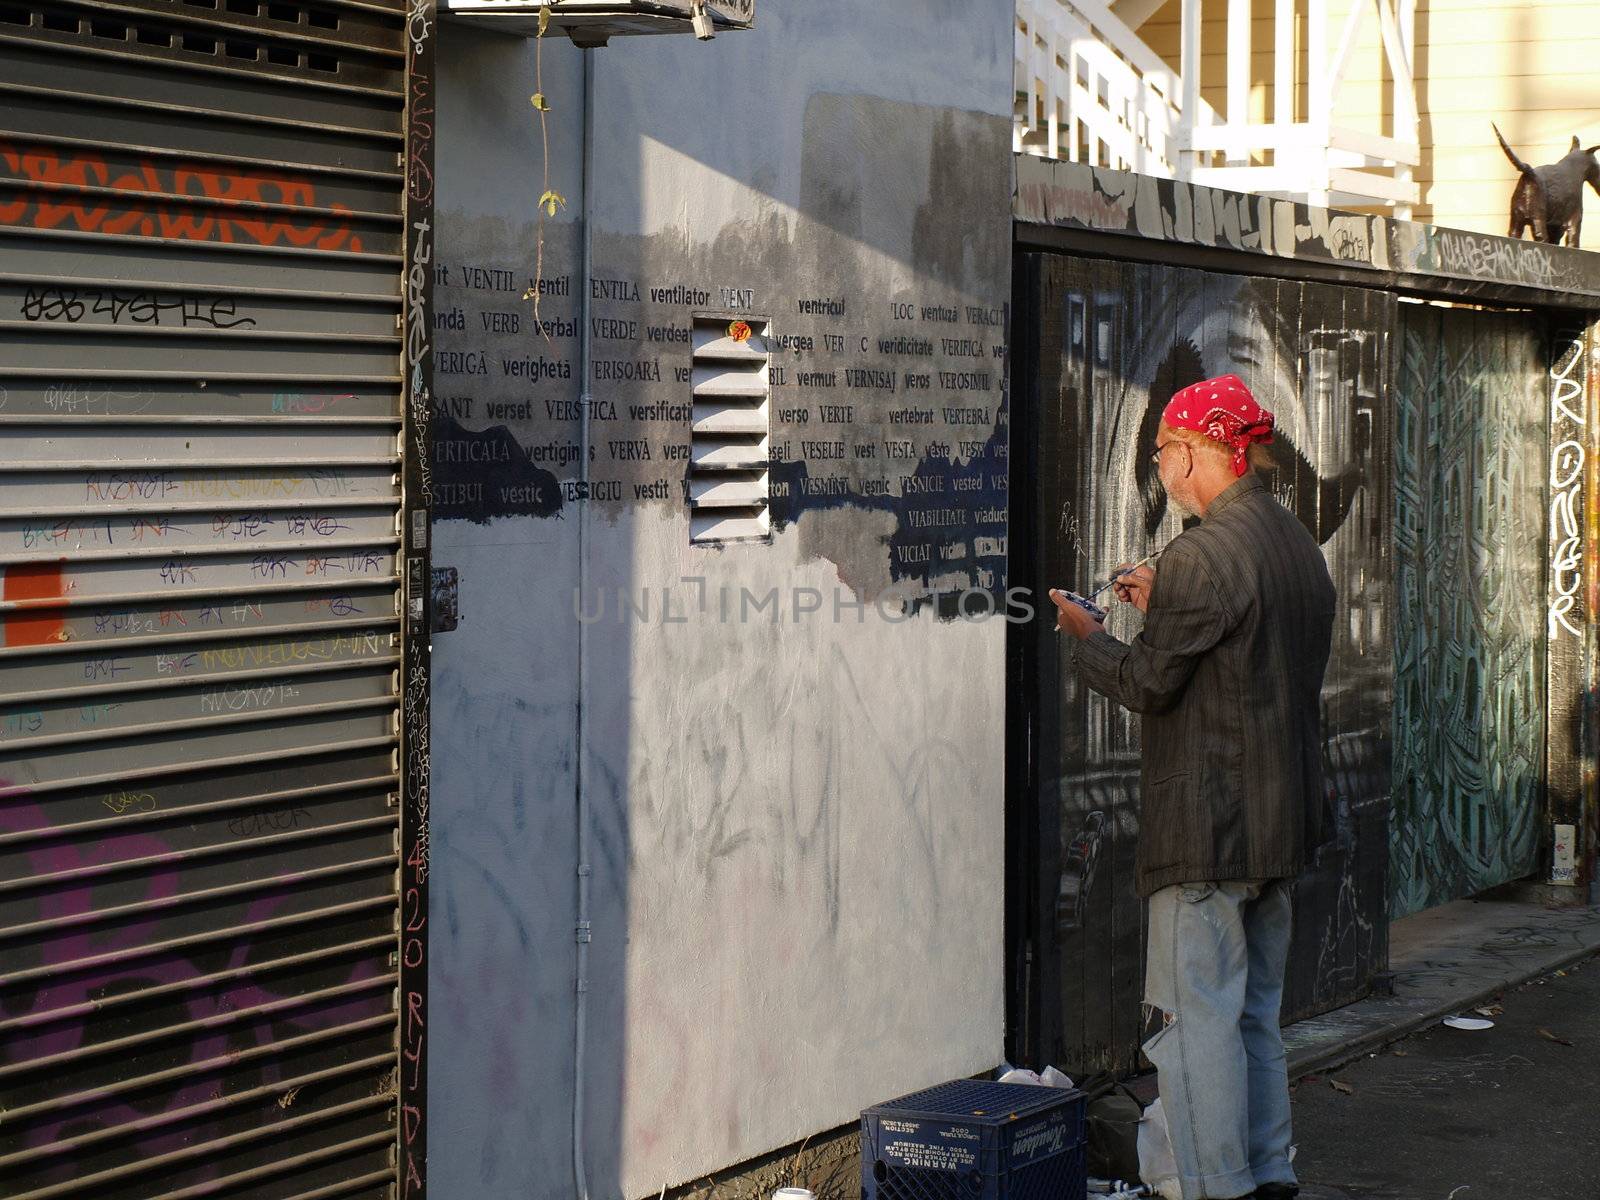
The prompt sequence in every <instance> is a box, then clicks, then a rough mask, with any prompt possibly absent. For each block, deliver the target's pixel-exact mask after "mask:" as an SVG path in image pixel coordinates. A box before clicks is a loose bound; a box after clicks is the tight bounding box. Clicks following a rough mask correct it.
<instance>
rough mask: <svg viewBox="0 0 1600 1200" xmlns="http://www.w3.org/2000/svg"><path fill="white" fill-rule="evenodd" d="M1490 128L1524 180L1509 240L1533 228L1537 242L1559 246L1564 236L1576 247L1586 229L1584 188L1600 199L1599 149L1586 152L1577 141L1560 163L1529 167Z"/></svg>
mask: <svg viewBox="0 0 1600 1200" xmlns="http://www.w3.org/2000/svg"><path fill="white" fill-rule="evenodd" d="M1489 128H1490V129H1493V130H1494V136H1495V137H1497V138H1499V139H1500V148H1501V149H1502V150H1504V151H1505V152H1506V157H1507V158H1509V159H1510V160H1511V165H1512V166H1514V167H1516V169H1517V171H1518V173H1519V174H1520V175H1521V176H1522V178H1520V179H1518V180H1517V187H1516V190H1515V191H1514V192H1512V193H1511V231H1510V234H1509V236H1511V237H1514V238H1520V237H1521V236H1522V231H1523V230H1524V229H1527V228H1529V227H1530V226H1531V227H1532V229H1533V236H1534V238H1535V240H1537V241H1541V242H1549V243H1551V244H1552V245H1556V244H1559V243H1560V241H1561V240H1562V237H1563V235H1564V236H1565V237H1566V242H1567V245H1569V246H1572V247H1576V246H1577V245H1578V235H1579V233H1580V231H1581V230H1582V229H1583V185H1584V184H1586V183H1587V184H1588V185H1589V186H1590V187H1592V188H1593V189H1594V190H1595V194H1596V195H1600V159H1597V158H1596V157H1595V151H1596V150H1600V146H1590V147H1589V148H1588V149H1583V148H1582V147H1581V146H1580V145H1579V143H1578V139H1577V138H1576V137H1574V138H1573V139H1572V148H1571V149H1570V150H1568V151H1567V153H1566V157H1564V158H1563V159H1561V161H1560V162H1553V163H1551V164H1550V165H1548V166H1544V167H1530V166H1529V165H1528V164H1527V163H1525V162H1523V161H1522V160H1521V159H1520V158H1518V157H1517V155H1516V152H1515V151H1514V150H1512V149H1511V147H1510V146H1508V145H1507V144H1506V139H1505V138H1504V137H1503V136H1502V135H1501V133H1500V130H1499V128H1498V127H1497V126H1495V124H1494V123H1493V122H1492V121H1491V122H1490V124H1489Z"/></svg>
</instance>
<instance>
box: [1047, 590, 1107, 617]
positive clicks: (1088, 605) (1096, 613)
mask: <svg viewBox="0 0 1600 1200" xmlns="http://www.w3.org/2000/svg"><path fill="white" fill-rule="evenodd" d="M1055 592H1056V595H1058V596H1064V597H1066V598H1067V599H1068V600H1070V601H1072V602H1073V603H1074V604H1076V605H1077V606H1078V607H1079V608H1081V609H1083V611H1084V612H1086V613H1088V614H1089V615H1090V616H1091V617H1093V618H1094V619H1095V620H1096V621H1104V620H1105V619H1106V610H1105V609H1103V608H1101V607H1100V606H1099V605H1098V604H1096V603H1095V602H1094V601H1092V600H1085V599H1084V598H1083V597H1082V596H1080V595H1078V593H1077V592H1069V591H1067V589H1066V588H1056V589H1055Z"/></svg>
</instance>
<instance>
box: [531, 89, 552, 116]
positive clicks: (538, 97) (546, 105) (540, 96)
mask: <svg viewBox="0 0 1600 1200" xmlns="http://www.w3.org/2000/svg"><path fill="white" fill-rule="evenodd" d="M528 101H529V103H531V104H532V105H533V106H534V107H535V108H537V109H538V110H539V111H540V112H549V111H550V102H549V101H548V100H546V99H545V98H544V93H543V92H535V93H534V94H533V95H531V96H529V97H528Z"/></svg>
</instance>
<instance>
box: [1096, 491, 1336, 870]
mask: <svg viewBox="0 0 1600 1200" xmlns="http://www.w3.org/2000/svg"><path fill="white" fill-rule="evenodd" d="M1333 615H1334V590H1333V581H1332V580H1331V579H1330V578H1329V575H1328V566H1327V563H1326V561H1325V560H1324V559H1323V557H1322V551H1321V550H1320V549H1319V548H1318V546H1317V543H1316V541H1315V539H1314V538H1313V537H1312V536H1311V534H1310V533H1309V532H1307V531H1306V529H1305V527H1304V526H1303V525H1301V524H1300V522H1299V521H1298V520H1297V519H1296V518H1295V517H1294V515H1293V514H1292V513H1290V512H1289V511H1288V510H1287V509H1285V508H1284V507H1283V506H1282V505H1281V504H1279V503H1278V502H1277V500H1276V499H1274V498H1273V495H1272V493H1271V492H1270V491H1268V490H1267V488H1266V486H1265V485H1264V484H1263V483H1262V481H1261V478H1260V477H1259V476H1258V475H1256V474H1254V473H1253V472H1252V473H1251V474H1249V475H1247V476H1245V477H1244V478H1243V479H1241V480H1239V482H1238V483H1236V484H1234V485H1233V486H1232V487H1230V488H1228V490H1227V491H1225V492H1223V493H1222V494H1221V495H1220V496H1218V497H1217V498H1216V499H1215V500H1214V501H1212V503H1211V505H1210V507H1209V508H1208V509H1207V512H1206V516H1205V519H1204V520H1203V521H1201V522H1200V523H1199V524H1198V525H1196V526H1193V527H1192V528H1190V529H1188V530H1185V531H1184V532H1183V533H1181V534H1179V535H1178V536H1177V537H1176V538H1174V539H1173V541H1172V543H1171V544H1170V545H1169V546H1168V547H1167V549H1166V550H1165V552H1163V554H1162V556H1161V559H1160V563H1159V564H1158V568H1157V571H1156V580H1155V584H1154V586H1153V587H1152V589H1151V593H1150V603H1149V611H1148V613H1147V614H1146V617H1145V625H1144V629H1143V631H1142V632H1141V633H1140V634H1139V636H1138V637H1136V638H1134V640H1133V641H1132V643H1125V642H1121V641H1118V640H1117V639H1116V638H1114V637H1112V636H1111V635H1109V634H1106V633H1097V634H1094V635H1093V636H1091V637H1089V638H1086V639H1084V640H1083V641H1082V642H1079V643H1078V646H1077V650H1076V653H1075V655H1074V657H1075V660H1076V662H1077V665H1078V669H1079V671H1080V673H1081V674H1082V677H1083V681H1084V682H1085V683H1086V684H1087V685H1088V686H1089V687H1091V688H1093V689H1094V690H1095V691H1097V692H1100V693H1102V694H1104V695H1106V696H1109V697H1110V698H1111V699H1112V700H1115V701H1116V702H1117V703H1119V704H1122V705H1124V706H1125V707H1127V708H1129V709H1132V710H1133V711H1134V712H1137V713H1142V714H1143V715H1144V727H1143V734H1142V737H1143V747H1144V754H1143V763H1142V766H1141V769H1140V782H1141V789H1142V793H1143V795H1142V806H1141V817H1140V835H1139V848H1138V856H1137V865H1136V882H1137V886H1138V890H1139V894H1140V895H1141V896H1148V895H1150V894H1151V893H1153V892H1156V891H1159V890H1160V889H1161V888H1164V887H1167V886H1169V885H1171V884H1174V883H1191V882H1199V881H1202V880H1211V881H1222V880H1264V879H1280V878H1291V879H1292V878H1293V877H1295V876H1296V875H1298V874H1299V873H1300V871H1301V870H1302V869H1303V868H1304V867H1305V865H1306V863H1307V862H1308V861H1309V858H1310V856H1311V855H1312V854H1313V853H1314V852H1315V849H1316V847H1317V846H1319V845H1320V844H1321V842H1322V839H1323V833H1324V829H1323V825H1324V818H1323V784H1322V721H1321V695H1322V677H1323V672H1324V671H1325V670H1326V669H1327V665H1328V652H1329V648H1330V646H1331V643H1332V637H1333Z"/></svg>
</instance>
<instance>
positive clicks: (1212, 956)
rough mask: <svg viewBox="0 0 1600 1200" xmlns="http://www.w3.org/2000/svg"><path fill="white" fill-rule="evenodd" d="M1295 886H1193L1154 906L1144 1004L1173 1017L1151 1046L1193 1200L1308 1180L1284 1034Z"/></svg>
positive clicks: (1187, 1195) (1165, 894)
mask: <svg viewBox="0 0 1600 1200" xmlns="http://www.w3.org/2000/svg"><path fill="white" fill-rule="evenodd" d="M1290 907H1291V906H1290V899H1289V886H1288V884H1287V883H1285V882H1282V881H1274V882H1272V883H1266V884H1260V883H1188V884H1177V885H1175V886H1173V887H1168V888H1162V889H1161V890H1160V891H1159V892H1157V893H1156V894H1155V895H1153V896H1151V897H1150V941H1149V952H1148V958H1147V962H1146V970H1145V1004H1146V1006H1147V1010H1148V1009H1159V1010H1161V1012H1163V1013H1164V1014H1165V1015H1166V1023H1165V1024H1164V1026H1163V1027H1162V1028H1161V1029H1160V1030H1159V1031H1158V1032H1157V1033H1156V1034H1155V1036H1154V1037H1152V1038H1151V1039H1150V1040H1149V1041H1147V1042H1146V1043H1145V1045H1144V1051H1145V1054H1146V1056H1147V1057H1148V1058H1149V1059H1150V1061H1151V1062H1152V1063H1154V1064H1155V1066H1156V1071H1157V1072H1158V1081H1159V1083H1160V1087H1161V1107H1162V1109H1163V1111H1164V1112H1165V1113H1166V1117H1167V1128H1168V1130H1169V1132H1170V1133H1171V1136H1172V1155H1173V1158H1174V1160H1175V1161H1176V1162H1177V1165H1178V1179H1179V1183H1180V1185H1181V1186H1182V1188H1183V1198H1184V1200H1201V1198H1203V1197H1219V1198H1222V1197H1234V1196H1248V1195H1250V1193H1251V1192H1252V1191H1254V1190H1255V1188H1256V1187H1257V1186H1258V1185H1260V1184H1264V1183H1289V1184H1292V1183H1295V1182H1297V1181H1296V1179H1295V1175H1294V1170H1293V1168H1291V1167H1290V1165H1289V1139H1290V1119H1289V1076H1288V1069H1287V1065H1286V1060H1285V1056H1284V1052H1283V1038H1282V1037H1281V1036H1280V1035H1279V1033H1278V1011H1279V1009H1280V1007H1281V1006H1282V1003H1283V974H1284V969H1285V967H1286V966H1287V965H1288V961H1289V928H1290V916H1291V912H1290Z"/></svg>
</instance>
